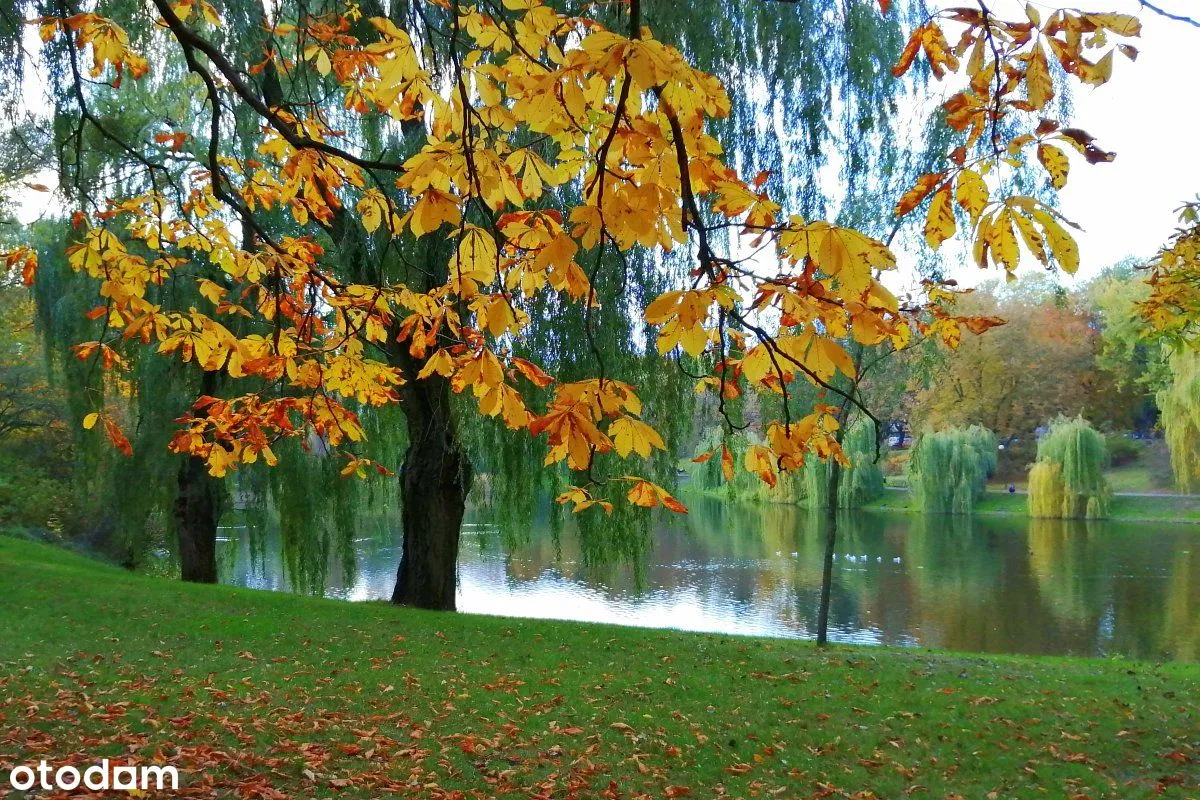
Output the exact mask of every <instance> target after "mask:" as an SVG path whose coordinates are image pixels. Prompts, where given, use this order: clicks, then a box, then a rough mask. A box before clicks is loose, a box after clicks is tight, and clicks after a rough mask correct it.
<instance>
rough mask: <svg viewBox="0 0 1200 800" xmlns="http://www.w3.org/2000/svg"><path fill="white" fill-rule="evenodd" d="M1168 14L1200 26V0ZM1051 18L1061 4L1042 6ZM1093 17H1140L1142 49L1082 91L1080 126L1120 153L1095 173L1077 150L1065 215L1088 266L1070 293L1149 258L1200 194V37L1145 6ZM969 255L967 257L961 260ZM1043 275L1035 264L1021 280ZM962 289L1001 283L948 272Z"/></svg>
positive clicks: (1095, 4) (1122, 1) (1166, 2)
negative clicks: (1121, 264)
mask: <svg viewBox="0 0 1200 800" xmlns="http://www.w3.org/2000/svg"><path fill="white" fill-rule="evenodd" d="M1155 4H1156V5H1158V6H1159V7H1161V8H1164V9H1166V10H1168V11H1172V12H1174V13H1179V14H1188V13H1190V14H1192V15H1193V16H1197V17H1200V2H1196V0H1158V1H1157V2H1156V3H1155ZM1034 5H1035V6H1036V7H1037V8H1038V9H1039V10H1041V11H1042V14H1043V16H1044V15H1045V14H1046V13H1048V11H1049V10H1050V9H1053V8H1055V7H1061V6H1062V5H1065V4H1061V3H1049V4H1047V3H1042V2H1038V3H1034ZM1022 7H1023V3H1017V2H1014V1H1013V0H1003V2H994V3H992V8H993V10H994V11H995V12H996V13H997V15H999V16H1001V17H1002V18H1004V19H1020V16H1021V14H1022V11H1021V8H1022ZM1084 7H1085V8H1087V9H1089V10H1092V9H1094V10H1096V11H1100V10H1104V11H1117V12H1122V13H1128V14H1135V15H1137V16H1138V18H1139V19H1141V20H1142V28H1143V30H1142V36H1141V37H1140V41H1139V40H1138V39H1133V40H1129V41H1130V43H1131V44H1133V45H1134V46H1136V47H1137V48H1138V50H1140V51H1141V52H1140V55H1139V56H1138V59H1137V61H1133V62H1131V61H1129V60H1128V59H1126V58H1125V57H1124V56H1121V55H1120V54H1117V56H1116V57H1115V59H1114V67H1113V77H1112V79H1111V80H1110V81H1109V82H1108V83H1107V84H1105V85H1104V86H1100V87H1095V88H1093V87H1087V86H1079V85H1078V84H1076V88H1075V89H1074V95H1073V96H1074V99H1075V113H1074V118H1073V120H1072V125H1073V127H1077V128H1082V129H1084V130H1085V131H1087V132H1088V133H1090V134H1092V135H1093V136H1095V137H1096V143H1097V144H1098V145H1099V146H1100V147H1102V148H1103V149H1105V150H1109V151H1113V152H1115V153H1116V154H1117V158H1116V160H1115V161H1113V162H1112V163H1109V164H1095V165H1091V164H1088V163H1087V162H1086V161H1084V160H1083V159H1082V158H1081V157H1077V154H1076V153H1074V151H1070V152H1069V153H1068V156H1069V157H1070V159H1071V171H1070V176H1069V179H1068V181H1067V185H1066V187H1064V188H1063V190H1062V191H1061V192H1060V195H1059V198H1060V205H1059V210H1060V211H1061V212H1062V213H1063V214H1065V215H1066V217H1067V218H1068V219H1070V220H1072V221H1073V222H1075V223H1077V224H1078V225H1080V226H1081V227H1082V228H1083V231H1072V233H1073V234H1074V235H1075V238H1076V240H1077V241H1078V242H1079V250H1080V267H1079V272H1078V273H1077V274H1076V276H1075V279H1074V281H1072V280H1071V279H1070V278H1068V277H1067V276H1065V275H1064V276H1061V278H1060V280H1061V282H1062V283H1064V284H1065V285H1067V286H1070V285H1072V284H1073V283H1078V282H1080V281H1084V280H1087V279H1088V278H1091V277H1093V276H1095V274H1096V273H1097V272H1099V271H1100V270H1102V269H1104V268H1105V267H1107V266H1109V265H1111V264H1114V263H1116V262H1118V261H1120V260H1121V259H1122V258H1124V257H1126V256H1130V255H1132V256H1137V257H1139V258H1143V259H1144V258H1149V257H1150V256H1152V255H1154V253H1155V252H1157V250H1158V248H1159V247H1160V246H1161V245H1162V244H1163V243H1164V242H1165V241H1166V239H1167V237H1168V236H1170V235H1171V233H1172V232H1173V231H1174V230H1175V228H1176V225H1177V219H1176V216H1177V215H1176V213H1175V209H1177V208H1178V207H1179V206H1180V205H1182V204H1183V202H1184V201H1186V200H1190V199H1193V198H1194V197H1195V196H1196V194H1197V193H1198V192H1200V158H1197V154H1198V153H1197V139H1198V136H1200V104H1198V103H1197V102H1196V100H1195V96H1194V94H1193V92H1194V70H1195V66H1196V64H1197V63H1198V55H1200V28H1195V27H1192V26H1189V25H1185V24H1183V23H1180V22H1174V21H1172V20H1167V19H1164V18H1162V17H1160V16H1158V15H1156V14H1154V13H1153V12H1150V11H1148V10H1142V9H1140V4H1139V3H1138V2H1137V0H1091V1H1090V2H1088V3H1087V4H1086V5H1085V6H1084ZM960 252H961V251H960ZM1041 269H1042V267H1041V265H1039V264H1038V263H1037V262H1036V261H1034V260H1033V259H1032V258H1031V257H1026V259H1025V260H1023V261H1022V269H1021V273H1026V272H1030V271H1040V270H1041ZM949 276H950V277H953V278H955V279H957V280H958V281H959V282H960V283H961V284H964V285H975V284H978V283H980V282H982V281H984V280H988V279H993V278H999V277H1003V276H1002V275H999V274H998V272H997V271H996V270H980V269H978V268H977V267H975V265H974V264H973V263H968V265H967V266H962V267H958V268H955V269H951V270H949Z"/></svg>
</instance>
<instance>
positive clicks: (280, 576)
mask: <svg viewBox="0 0 1200 800" xmlns="http://www.w3.org/2000/svg"><path fill="white" fill-rule="evenodd" d="M690 505H691V514H689V515H687V516H675V515H670V516H667V515H663V516H662V517H660V518H656V522H655V524H654V526H653V528H652V529H651V530H650V531H649V532H648V533H647V534H646V535H645V536H644V538H643V542H644V546H643V547H642V550H641V556H640V557H638V558H636V559H634V563H630V561H629V559H626V560H625V561H624V563H622V562H621V561H617V562H609V563H605V562H603V561H602V560H598V559H597V558H596V557H595V556H594V554H592V553H590V551H589V550H587V549H585V548H584V547H583V543H582V542H581V540H580V537H579V536H577V535H575V534H573V533H571V532H569V531H563V532H562V533H561V534H558V535H556V534H555V533H554V531H552V529H551V525H550V523H549V512H548V511H547V513H545V514H543V515H540V516H539V521H538V522H535V523H534V524H533V525H532V526H530V529H529V530H524V531H521V536H519V537H517V538H518V540H517V541H516V542H513V541H511V540H512V539H513V537H512V536H511V535H510V536H504V535H501V533H500V532H499V531H498V528H497V526H496V525H495V524H493V523H492V522H491V521H489V519H487V517H486V515H485V514H481V513H480V512H476V513H474V514H472V515H471V516H470V517H469V519H468V523H467V524H466V526H465V528H464V535H463V542H462V552H461V556H460V559H459V590H458V608H459V610H460V611H464V612H473V613H481V614H499V615H507V616H521V617H545V618H555V619H569V620H582V621H592V622H612V623H619V624H623V625H639V626H650V627H664V628H678V629H683V630H691V631H711V632H720V633H729V634H755V635H765V636H777V637H799V638H811V637H813V636H814V634H815V629H816V608H817V599H818V593H819V589H820V580H821V553H822V538H821V535H820V532H819V524H818V522H817V520H816V519H815V517H814V516H813V515H812V514H811V512H809V511H807V510H806V509H802V508H795V507H791V506H782V505H730V504H725V503H720V502H717V501H709V500H693V501H692V502H691V504H690ZM393 528H394V526H383V527H382V529H381V531H380V532H379V533H377V534H376V535H373V536H364V537H362V538H359V539H356V540H355V541H354V544H353V551H352V552H346V553H343V554H342V557H341V558H338V557H334V556H332V555H331V556H328V558H327V559H326V560H327V569H323V570H322V572H323V573H324V574H323V575H322V576H321V585H319V586H317V587H316V591H318V592H323V593H324V594H327V595H329V596H332V597H341V598H345V599H350V600H373V599H385V598H387V597H389V596H390V594H391V591H392V587H393V583H394V580H395V572H396V564H397V562H398V560H399V539H398V535H397V534H394V533H393V532H392V529H393ZM841 530H842V533H841V535H840V538H839V545H838V548H837V552H838V556H837V560H836V562H835V573H834V575H835V577H834V586H833V599H832V606H831V612H830V614H831V620H830V624H831V631H830V638H831V639H833V640H835V641H840V642H857V643H873V644H887V645H904V646H913V647H934V648H945V649H950V650H960V651H970V652H989V653H1036V654H1057V655H1085V656H1115V655H1122V656H1127V657H1132V658H1141V659H1154V660H1178V661H1196V660H1200V526H1189V525H1166V524H1158V523H1154V524H1150V523H1140V524H1118V523H1111V522H1101V523H1095V522H1093V523H1083V522H1063V521H1053V520H1028V519H1024V518H1015V517H1014V518H1002V517H975V518H968V517H950V516H925V515H915V516H897V515H877V514H868V513H857V514H852V515H847V516H846V517H845V518H844V519H843V521H842V525H841ZM221 533H222V537H221V538H222V541H221V543H220V545H219V547H220V553H219V556H220V562H221V570H222V581H223V582H226V583H231V584H237V585H242V586H249V587H255V588H263V589H276V590H284V591H287V590H290V589H291V588H292V586H293V585H294V584H295V583H297V581H296V580H294V574H295V572H296V570H295V567H294V566H293V568H292V569H285V566H284V565H285V563H292V564H294V560H290V558H289V557H288V556H286V555H285V554H286V553H287V548H286V547H281V546H280V543H279V542H278V534H274V535H272V534H270V533H266V534H263V533H255V532H254V529H253V527H247V526H246V525H245V524H238V523H234V524H231V525H229V526H228V527H225V528H223V530H222V532H221ZM506 540H508V541H506ZM309 589H310V590H311V589H312V587H309Z"/></svg>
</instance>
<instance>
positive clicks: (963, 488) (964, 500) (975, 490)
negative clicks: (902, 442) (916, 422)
mask: <svg viewBox="0 0 1200 800" xmlns="http://www.w3.org/2000/svg"><path fill="white" fill-rule="evenodd" d="M911 452H912V455H911V457H910V459H909V464H908V486H909V489H910V491H911V492H912V496H913V500H914V502H915V503H916V506H917V507H918V508H920V509H921V510H922V511H925V512H927V513H936V514H970V513H971V511H972V510H974V508H975V502H976V501H977V500H978V499H979V498H980V497H982V496H983V493H984V492H985V491H986V490H987V479H988V476H989V475H991V474H992V472H993V471H994V470H995V469H996V435H995V434H994V433H992V432H991V431H989V430H988V429H987V428H982V427H980V426H978V425H972V426H971V427H969V428H950V429H949V430H944V431H937V432H936V433H923V434H921V436H920V437H919V438H918V439H917V443H916V444H915V445H913V448H912V451H911Z"/></svg>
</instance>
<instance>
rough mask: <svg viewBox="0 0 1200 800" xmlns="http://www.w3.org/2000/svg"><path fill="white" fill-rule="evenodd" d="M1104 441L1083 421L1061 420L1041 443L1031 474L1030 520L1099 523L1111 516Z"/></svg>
mask: <svg viewBox="0 0 1200 800" xmlns="http://www.w3.org/2000/svg"><path fill="white" fill-rule="evenodd" d="M1107 465H1108V451H1107V449H1106V448H1105V444H1104V437H1103V436H1101V435H1100V434H1099V433H1097V432H1096V430H1095V429H1094V428H1092V426H1091V425H1090V424H1088V422H1087V420H1085V419H1083V418H1082V417H1077V418H1076V419H1067V418H1065V417H1059V418H1058V419H1056V420H1055V421H1054V422H1052V423H1051V424H1050V431H1049V433H1047V434H1046V435H1045V436H1044V437H1043V438H1042V440H1041V442H1039V443H1038V457H1037V463H1035V464H1034V465H1033V467H1032V468H1031V469H1030V470H1029V516H1031V517H1035V518H1060V519H1083V518H1087V519H1098V518H1101V517H1105V516H1108V506H1109V500H1110V495H1109V491H1108V485H1107V484H1106V482H1105V480H1104V468H1105V467H1106V466H1107Z"/></svg>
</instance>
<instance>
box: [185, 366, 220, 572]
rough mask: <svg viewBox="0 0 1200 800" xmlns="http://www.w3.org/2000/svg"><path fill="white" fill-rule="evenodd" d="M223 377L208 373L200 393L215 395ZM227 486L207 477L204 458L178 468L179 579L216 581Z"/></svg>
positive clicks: (187, 461)
mask: <svg viewBox="0 0 1200 800" xmlns="http://www.w3.org/2000/svg"><path fill="white" fill-rule="evenodd" d="M220 384H221V377H220V375H219V373H217V372H205V373H204V375H203V376H202V377H201V379H200V393H201V394H202V395H215V394H216V393H217V391H218V389H219V388H220ZM225 499H226V495H225V483H224V481H222V480H219V479H217V478H213V477H211V476H210V475H209V474H208V465H207V464H206V463H205V462H204V459H202V458H197V457H196V456H187V457H185V458H184V460H183V464H181V465H180V467H179V481H178V490H177V492H176V494H175V508H174V514H175V532H176V537H177V538H178V540H179V568H180V577H182V578H183V579H184V580H185V581H191V582H193V583H216V582H217V525H218V523H220V521H221V514H222V513H223V512H224V511H225Z"/></svg>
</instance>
